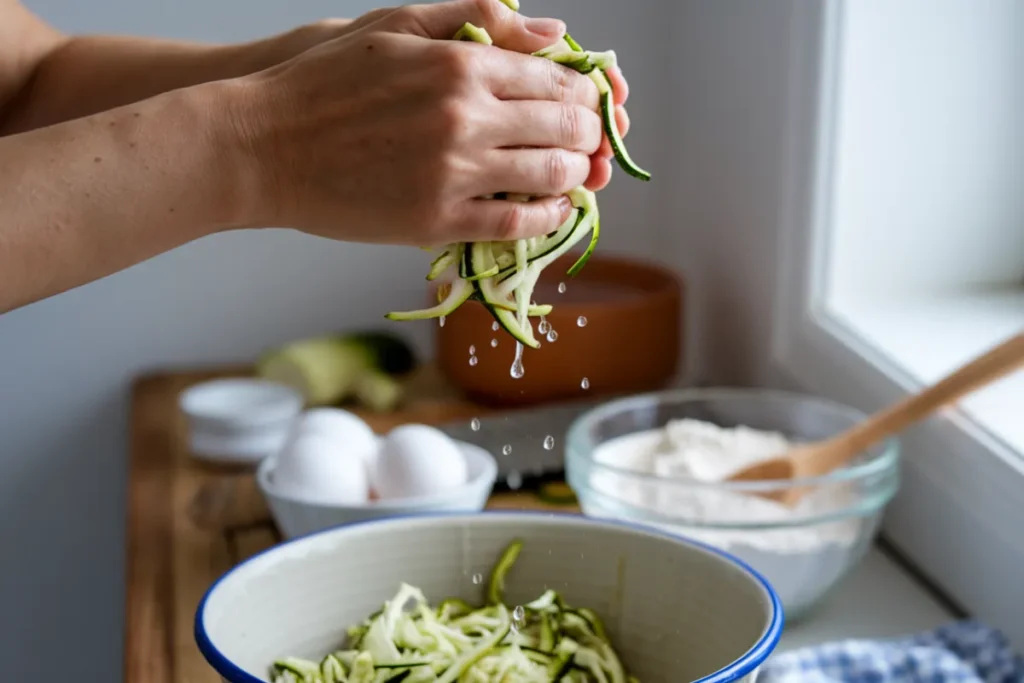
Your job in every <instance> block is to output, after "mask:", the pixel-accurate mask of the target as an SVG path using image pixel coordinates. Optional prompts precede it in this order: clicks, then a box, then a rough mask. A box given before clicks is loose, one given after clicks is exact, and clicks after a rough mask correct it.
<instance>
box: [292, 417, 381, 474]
mask: <svg viewBox="0 0 1024 683" xmlns="http://www.w3.org/2000/svg"><path fill="white" fill-rule="evenodd" d="M306 434H319V435H322V436H325V437H327V438H330V439H331V440H332V441H334V442H335V443H336V444H337V446H338V448H339V449H340V451H341V452H342V454H343V455H354V456H356V457H358V458H359V459H360V460H361V461H362V462H363V464H364V465H365V466H366V473H367V476H370V475H371V473H372V472H373V468H374V464H375V462H376V460H377V450H378V448H379V445H380V438H379V437H378V436H377V435H376V434H374V433H373V430H372V429H370V425H368V424H366V422H364V421H363V420H362V418H360V417H359V416H358V415H356V414H355V413H350V412H349V411H347V410H341V409H340V408H314V409H312V410H307V411H306V412H304V413H303V414H302V415H301V416H299V418H298V420H297V421H296V423H295V426H294V427H293V428H292V439H293V440H294V439H295V438H297V437H299V436H302V435H306Z"/></svg>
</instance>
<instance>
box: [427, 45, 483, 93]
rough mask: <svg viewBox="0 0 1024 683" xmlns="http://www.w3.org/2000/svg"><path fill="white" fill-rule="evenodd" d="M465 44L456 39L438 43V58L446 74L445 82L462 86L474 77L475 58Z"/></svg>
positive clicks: (442, 70) (449, 84)
mask: <svg viewBox="0 0 1024 683" xmlns="http://www.w3.org/2000/svg"><path fill="white" fill-rule="evenodd" d="M470 52H471V51H470V50H469V49H467V46H466V45H465V44H459V43H458V42H455V41H447V42H442V43H440V44H439V45H438V49H437V51H436V53H437V54H436V59H437V63H438V66H439V67H440V69H441V72H442V74H443V76H444V84H446V85H448V86H454V87H461V86H462V85H463V84H465V83H466V82H467V81H469V80H471V79H472V78H473V74H474V65H475V60H474V59H473V55H472V54H470Z"/></svg>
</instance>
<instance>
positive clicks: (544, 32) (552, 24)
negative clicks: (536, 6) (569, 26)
mask: <svg viewBox="0 0 1024 683" xmlns="http://www.w3.org/2000/svg"><path fill="white" fill-rule="evenodd" d="M525 25H526V30H527V31H529V32H530V33H536V34H537V35H541V36H561V35H562V34H564V33H565V22H563V21H562V20H560V19H542V18H529V19H527V20H526V21H525Z"/></svg>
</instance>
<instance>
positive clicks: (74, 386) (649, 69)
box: [0, 0, 672, 682]
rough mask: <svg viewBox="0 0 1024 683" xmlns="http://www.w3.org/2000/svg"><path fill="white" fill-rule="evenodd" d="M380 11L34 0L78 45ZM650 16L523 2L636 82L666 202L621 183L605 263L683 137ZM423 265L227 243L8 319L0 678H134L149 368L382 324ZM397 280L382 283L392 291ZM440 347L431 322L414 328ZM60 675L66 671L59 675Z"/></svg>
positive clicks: (587, 0) (608, 224)
mask: <svg viewBox="0 0 1024 683" xmlns="http://www.w3.org/2000/svg"><path fill="white" fill-rule="evenodd" d="M376 4H377V3H373V2H370V1H365V0H364V1H358V2H357V1H347V2H346V1H342V2H337V1H328V0H305V1H304V2H302V3H296V4H292V5H291V6H290V7H289V6H287V5H288V3H284V2H280V1H276V0H275V1H274V2H270V1H268V0H179V1H178V2H174V3H169V2H156V0H90V1H89V2H82V1H81V0H28V5H29V7H30V8H32V9H33V10H35V11H36V12H38V13H39V14H40V15H42V16H43V17H44V18H46V19H47V20H49V21H51V22H52V23H54V24H55V25H57V26H58V27H59V28H61V29H63V30H65V31H69V32H119V33H140V34H149V35H159V36H167V37H183V38H191V39H206V40H225V41H226V40H241V39H248V38H253V37H257V36H260V35H263V34H267V33H271V32H275V31H278V30H282V29H285V28H288V27H290V26H292V25H295V24H298V23H302V22H304V21H309V20H314V19H316V18H319V17H322V16H329V15H331V14H335V15H341V16H352V15H356V14H358V13H360V12H362V11H365V10H367V9H369V8H371V7H373V6H375V5H376ZM669 6H670V5H669V3H668V2H665V3H664V4H663V3H662V2H660V1H655V0H645V2H642V3H635V4H634V3H625V2H621V0H563V1H555V2H541V1H540V0H534V1H533V2H527V3H526V8H525V9H526V10H528V11H532V13H534V14H539V13H542V12H543V11H544V10H545V9H546V10H548V11H549V12H550V13H551V14H554V15H557V16H559V17H561V18H564V19H566V20H567V21H568V23H569V25H570V26H571V27H572V29H573V33H574V34H576V36H577V37H578V38H580V39H581V40H583V41H585V43H586V44H587V45H593V46H594V47H595V48H596V49H603V48H611V47H614V48H615V49H616V50H617V51H618V53H619V56H620V58H621V61H622V63H623V66H624V68H625V69H626V70H627V72H628V73H629V75H630V81H631V85H632V90H633V93H634V94H633V96H632V100H631V103H630V111H631V116H632V119H633V121H634V132H633V133H632V134H631V135H630V142H631V151H632V153H633V156H634V157H635V158H636V159H637V160H639V161H640V162H641V163H643V164H645V165H646V166H648V167H649V168H650V169H651V170H652V171H653V172H654V173H655V177H656V178H658V180H660V181H662V184H652V185H649V186H645V185H642V184H640V183H637V182H630V181H629V180H627V179H624V178H623V174H621V173H619V174H617V176H616V179H615V180H614V181H613V184H612V186H611V187H610V188H609V189H608V190H606V191H605V192H604V193H603V194H602V197H601V203H602V213H603V217H604V221H603V223H604V225H603V227H604V228H605V229H604V231H603V233H602V234H603V235H604V237H603V240H604V241H603V246H604V248H605V249H608V250H619V251H622V252H627V253H633V254H638V255H650V256H662V254H659V253H658V249H657V246H658V238H657V235H658V233H659V231H662V230H666V229H668V228H667V226H666V225H665V223H664V221H665V219H666V214H665V212H664V211H663V210H662V207H663V206H664V203H665V200H666V199H667V198H668V193H669V191H670V187H669V186H668V184H667V183H666V182H665V181H667V180H668V179H669V178H670V177H671V175H670V174H669V169H670V164H669V163H668V161H669V159H668V156H667V155H668V150H667V149H666V148H665V146H663V145H659V144H658V142H657V140H656V137H655V136H656V134H662V133H663V132H664V131H665V130H668V131H670V134H671V131H672V127H671V126H667V124H668V123H669V122H668V120H667V117H668V110H667V109H666V108H665V107H664V106H662V104H663V102H664V99H665V98H664V95H665V89H666V87H667V69H668V67H667V64H666V63H665V62H664V60H663V59H661V58H660V56H659V55H658V54H657V53H658V52H659V51H661V50H663V49H664V45H660V44H659V43H661V42H663V41H664V39H665V38H666V37H667V36H668V28H667V26H666V25H665V24H664V22H663V20H664V16H663V12H662V11H661V9H663V8H665V7H669ZM425 265H426V263H425V262H424V259H423V255H422V253H421V252H418V250H407V249H399V248H378V247H371V246H353V245H345V244H334V243H329V242H326V241H324V240H320V239H315V238H310V237H306V236H303V235H300V234H296V233H292V232H287V231H278V230H268V231H263V232H250V233H245V234H232V235H224V236H217V237H213V238H208V239H205V240H201V241H199V242H197V243H194V244H191V245H188V246H186V247H184V248H182V249H179V250H177V251H175V252H173V253H170V254H166V255H164V256H161V257H159V258H156V259H153V260H151V261H149V262H146V263H143V264H141V265H139V266H136V267H135V268H132V269H130V270H128V271H125V272H123V273H120V274H118V275H115V276H113V277H110V278H107V279H105V280H102V281H100V282H96V283H94V284H91V285H88V286H86V287H82V288H80V289H78V290H75V291H72V292H69V293H67V294H64V295H61V296H58V297H54V298H52V299H50V300H47V301H43V302H40V303H38V304H36V305H33V306H30V307H27V308H24V309H21V310H18V311H15V312H12V313H9V314H7V315H4V316H2V317H0V351H2V353H3V360H2V362H0V434H2V437H0V548H2V549H3V550H2V551H0V552H2V553H3V558H4V559H3V562H2V563H0V615H2V617H3V627H0V660H2V661H3V662H4V673H5V677H8V678H11V679H16V678H19V677H25V678H28V677H30V676H33V675H38V674H37V672H38V667H39V666H49V665H51V664H53V660H52V659H51V658H52V657H53V655H54V654H55V653H58V652H59V653H60V654H59V657H60V660H59V661H61V662H65V663H67V662H73V668H72V669H71V670H70V671H73V674H71V675H74V676H75V678H76V679H77V680H81V681H90V682H91V681H112V680H119V679H120V676H121V650H122V629H123V626H122V614H123V608H124V552H125V545H124V529H125V496H126V490H125V484H126V471H127V470H126V441H127V433H126V424H127V417H128V414H127V409H128V387H129V383H130V382H131V380H132V378H133V377H135V376H136V375H137V374H139V373H141V372H145V371H147V370H150V369H152V368H158V367H167V366H191V365H195V364H208V363H220V362H225V361H246V360H249V359H251V358H252V357H253V355H254V354H256V353H257V352H259V351H260V350H261V349H263V348H265V347H267V346H268V345H272V344H276V343H279V342H282V341H285V340H287V339H289V338H293V337H298V336H302V335H305V334H311V333H317V332H321V331H324V330H328V329H336V328H347V327H355V326H362V325H369V324H378V323H379V322H381V315H382V314H383V313H384V312H385V311H387V310H389V309H391V308H393V307H396V306H408V305H409V304H410V302H411V297H412V298H414V297H418V296H419V295H418V294H416V292H419V291H421V287H422V278H423V273H424V267H425ZM382 273H387V274H388V276H387V277H381V274H382ZM401 329H402V331H404V332H406V333H410V332H411V333H413V334H415V335H417V339H418V342H419V343H420V344H421V345H423V346H426V345H427V344H428V343H429V336H430V330H429V327H428V325H427V324H426V323H424V324H422V325H408V326H406V327H402V328H401ZM62 666H63V665H62Z"/></svg>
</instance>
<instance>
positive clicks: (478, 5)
mask: <svg viewBox="0 0 1024 683" xmlns="http://www.w3.org/2000/svg"><path fill="white" fill-rule="evenodd" d="M469 3H470V5H472V6H473V9H474V10H475V11H476V13H477V15H478V16H479V17H480V20H481V21H483V22H484V24H486V25H488V26H491V25H493V24H494V22H496V21H500V20H501V19H502V18H503V17H504V14H503V13H502V10H503V9H506V8H505V6H504V5H503V4H502V3H501V1H500V0H469Z"/></svg>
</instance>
